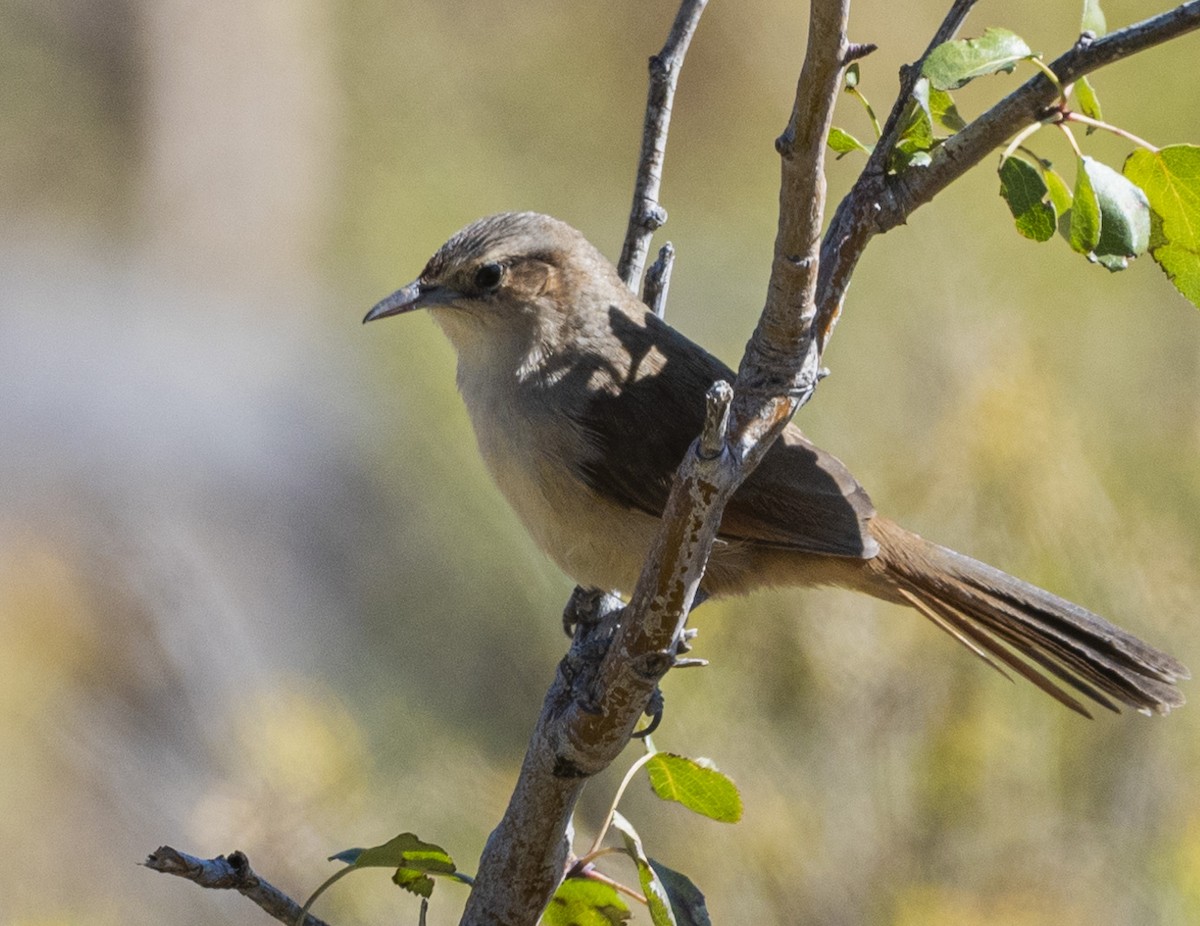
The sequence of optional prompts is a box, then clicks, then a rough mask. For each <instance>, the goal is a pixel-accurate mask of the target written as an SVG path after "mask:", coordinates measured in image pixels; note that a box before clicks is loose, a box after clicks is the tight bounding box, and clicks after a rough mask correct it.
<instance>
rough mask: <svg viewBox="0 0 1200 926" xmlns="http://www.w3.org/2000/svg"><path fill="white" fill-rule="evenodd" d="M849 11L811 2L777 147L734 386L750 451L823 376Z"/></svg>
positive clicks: (737, 423)
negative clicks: (831, 172)
mask: <svg viewBox="0 0 1200 926" xmlns="http://www.w3.org/2000/svg"><path fill="white" fill-rule="evenodd" d="M849 12H850V10H849V0H844V2H837V0H826V2H816V0H814V2H813V4H812V8H811V19H810V23H809V31H808V48H807V50H806V52H805V56H804V66H803V68H802V69H801V72H800V79H799V81H798V83H797V86H796V101H795V104H794V105H793V107H792V116H791V119H790V120H789V122H788V126H787V129H786V130H785V131H784V133H783V135H781V136H780V137H779V139H778V140H777V141H776V143H775V146H776V148H777V149H778V151H779V154H780V156H781V159H782V163H781V178H780V190H779V225H778V230H777V232H776V236H775V255H774V259H773V261H772V264H771V279H770V282H769V284H768V287H767V300H766V305H765V306H764V308H763V311H762V315H761V317H760V318H759V321H758V327H757V328H756V329H755V331H754V334H753V335H752V337H751V339H750V343H749V344H747V345H746V353H745V355H744V356H743V357H742V363H741V366H740V368H739V370H738V378H737V382H736V384H735V387H734V388H735V392H736V394H737V396H738V401H737V402H736V403H735V406H734V426H733V428H734V433H735V434H736V435H737V436H738V441H739V444H741V445H742V446H743V447H744V448H747V449H748V448H749V447H751V446H752V445H753V444H755V443H756V442H757V441H759V440H760V439H761V438H762V437H763V436H764V435H765V434H767V433H770V432H772V431H778V430H780V429H782V427H783V426H784V425H785V424H786V423H787V421H788V419H789V418H790V417H791V415H792V413H793V412H794V411H795V410H796V408H798V407H799V406H800V405H801V404H803V403H804V402H805V401H807V400H808V397H809V396H810V395H811V394H812V390H813V388H814V387H815V385H816V382H817V379H818V372H819V369H820V353H819V351H815V350H812V349H811V347H812V345H813V343H814V338H813V327H812V324H813V319H814V317H815V312H814V294H815V292H816V285H817V273H818V267H819V246H820V235H821V223H822V221H823V217H824V212H825V142H826V139H827V138H828V137H829V126H830V124H831V120H832V118H833V103H834V101H835V100H836V99H837V95H838V92H839V90H840V87H841V80H842V70H843V68H844V67H845V65H846V63H847V60H848V58H849V56H850V55H851V53H852V48H851V46H850V43H849V41H848V40H847V37H846V28H847V19H848V17H849ZM766 443H767V444H769V443H770V441H769V440H768V441H766ZM763 451H764V452H765V447H764V448H763Z"/></svg>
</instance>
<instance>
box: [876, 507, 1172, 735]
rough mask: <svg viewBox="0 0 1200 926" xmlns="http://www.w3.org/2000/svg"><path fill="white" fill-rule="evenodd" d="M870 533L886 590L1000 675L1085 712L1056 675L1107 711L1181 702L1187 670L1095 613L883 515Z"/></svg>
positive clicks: (1158, 709) (1156, 708) (1157, 708)
mask: <svg viewBox="0 0 1200 926" xmlns="http://www.w3.org/2000/svg"><path fill="white" fill-rule="evenodd" d="M871 532H872V534H874V535H875V538H876V540H878V541H879V547H880V551H879V556H878V557H877V558H876V559H875V560H874V562H873V565H874V566H875V567H876V569H877V570H878V571H877V572H876V576H877V579H876V581H878V580H879V579H882V580H883V581H884V582H885V583H886V584H887V585H888V586H889V591H890V594H889V595H887V597H889V598H892V599H893V600H897V599H898V600H901V601H903V602H904V603H906V604H908V605H910V606H912V607H914V608H916V609H917V610H918V611H920V612H921V613H922V614H924V615H925V616H926V617H927V618H929V619H930V620H931V621H932V622H933V623H935V624H937V626H938V627H940V628H941V629H942V630H944V631H946V632H947V633H948V634H950V636H952V637H954V638H955V639H956V640H958V641H959V642H960V643H962V644H963V645H964V646H965V647H967V648H968V649H969V650H971V651H972V652H973V653H975V655H976V656H978V657H979V658H980V659H982V660H983V661H984V662H986V663H988V664H989V665H991V666H992V667H993V668H994V669H996V670H998V671H999V672H1000V673H1001V674H1002V675H1005V676H1007V675H1008V672H1007V671H1006V669H1010V670H1012V671H1013V672H1015V673H1017V674H1018V675H1021V676H1024V677H1025V678H1027V679H1029V680H1030V681H1031V682H1033V683H1034V684H1035V685H1037V686H1038V687H1039V688H1041V689H1042V690H1043V691H1045V692H1046V693H1047V694H1049V695H1051V696H1052V697H1054V698H1056V699H1058V700H1059V701H1061V702H1062V703H1063V704H1065V705H1066V706H1067V707H1069V708H1071V709H1072V710H1075V711H1078V712H1079V713H1081V714H1083V715H1084V716H1085V717H1090V716H1091V714H1090V713H1089V712H1088V710H1087V709H1086V707H1084V705H1083V704H1082V703H1081V702H1080V701H1079V700H1078V699H1077V698H1076V697H1075V696H1074V694H1073V693H1071V692H1070V691H1068V690H1065V688H1064V687H1063V686H1062V685H1060V684H1059V682H1062V683H1065V685H1066V686H1068V687H1069V688H1072V689H1074V690H1075V691H1076V692H1079V693H1081V694H1083V695H1085V696H1087V697H1088V698H1090V699H1091V700H1093V701H1095V702H1096V703H1097V704H1101V705H1103V706H1104V707H1106V708H1108V709H1109V710H1112V711H1119V710H1120V707H1119V705H1121V704H1125V705H1128V706H1129V707H1132V708H1135V709H1136V710H1138V711H1140V712H1142V713H1144V714H1149V713H1151V712H1153V713H1157V714H1165V713H1167V712H1168V711H1169V710H1170V709H1171V708H1173V707H1179V706H1180V705H1181V704H1183V701H1184V699H1183V695H1182V693H1181V692H1180V691H1179V689H1178V688H1176V687H1175V682H1177V681H1179V680H1180V679H1186V678H1190V677H1191V676H1190V673H1189V672H1188V670H1187V668H1186V667H1184V666H1183V664H1181V663H1180V662H1179V661H1178V660H1177V659H1174V658H1173V657H1171V656H1168V655H1167V654H1166V653H1164V652H1161V651H1160V650H1157V649H1155V648H1154V647H1152V646H1149V645H1148V644H1146V643H1143V642H1142V641H1141V640H1139V639H1138V638H1137V637H1135V636H1133V635H1132V634H1130V633H1127V632H1125V631H1124V630H1122V629H1121V628H1120V627H1116V626H1114V625H1112V624H1110V623H1109V622H1108V621H1106V620H1105V619H1104V618H1102V617H1100V616H1099V615H1096V614H1093V613H1092V612H1091V611H1088V610H1086V609H1084V608H1081V607H1080V606H1079V605H1077V604H1072V603H1071V602H1069V601H1067V600H1065V599H1063V598H1059V597H1058V596H1057V595H1052V594H1050V593H1049V592H1047V591H1043V590H1042V589H1040V588H1038V587H1037V586H1035V585H1030V584H1029V583H1028V582H1022V581H1021V580H1020V579H1015V578H1013V577H1012V576H1010V575H1008V574H1006V573H1004V572H1001V571H1000V570H999V569H994V568H992V567H991V566H988V565H985V564H984V563H981V562H978V561H977V560H973V559H971V558H970V557H968V556H963V555H962V554H960V553H955V552H954V551H953V550H947V549H946V548H945V547H939V546H938V545H937V544H933V543H930V542H929V541H927V540H923V539H922V538H920V537H918V536H917V535H916V534H913V533H910V532H909V531H906V530H904V528H902V527H900V526H899V525H897V524H895V523H893V522H891V521H888V520H886V519H884V518H875V519H874V520H873V521H872V522H871Z"/></svg>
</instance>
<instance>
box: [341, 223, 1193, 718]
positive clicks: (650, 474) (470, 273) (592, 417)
mask: <svg viewBox="0 0 1200 926" xmlns="http://www.w3.org/2000/svg"><path fill="white" fill-rule="evenodd" d="M416 309H426V310H428V312H429V313H430V315H432V317H433V320H434V321H435V322H436V323H437V324H438V325H439V326H440V327H441V329H442V330H443V331H444V332H445V334H446V336H447V337H448V338H449V339H450V343H451V344H452V345H453V347H454V349H455V351H456V352H457V354H458V388H459V391H460V392H461V393H462V397H463V401H464V402H465V403H466V406H467V411H468V413H469V414H470V418H471V423H472V425H473V426H474V429H475V437H476V439H477V440H478V443H479V450H480V453H481V454H482V455H483V459H484V462H485V463H486V464H487V468H488V470H489V471H490V472H491V475H492V477H493V478H494V479H495V481H496V484H497V485H498V486H499V487H500V491H501V492H503V493H504V496H505V498H506V499H507V500H508V502H509V504H511V505H512V507H513V508H514V509H515V511H516V513H517V515H518V517H519V518H520V519H521V522H522V523H523V524H524V526H525V528H526V529H527V530H528V531H529V533H530V534H531V535H532V537H533V539H534V540H535V541H536V542H537V544H538V546H540V547H541V548H542V549H543V550H544V551H545V552H546V553H547V554H548V555H549V556H550V557H551V558H552V559H553V560H554V561H555V562H556V563H558V565H559V566H560V567H562V569H563V570H564V571H565V572H566V573H567V574H568V575H569V576H570V577H571V578H573V579H574V580H575V581H576V582H577V583H579V584H580V585H583V586H590V587H594V588H599V589H604V590H609V589H615V590H619V591H623V592H625V593H629V592H631V591H632V589H633V586H634V584H635V582H636V580H637V577H638V574H639V572H640V571H641V568H642V564H643V561H644V560H645V559H646V555H647V552H648V550H649V548H650V545H651V542H652V540H653V538H654V536H655V533H656V531H657V529H658V521H659V518H660V517H661V515H662V512H663V508H664V506H665V504H666V500H667V494H668V492H669V490H670V486H671V481H672V478H673V475H674V473H675V470H676V468H677V467H678V465H679V463H680V461H681V460H682V459H683V456H684V453H685V452H686V451H687V449H688V447H689V446H690V444H691V442H692V441H693V440H694V439H695V438H696V436H697V435H698V434H699V432H700V428H701V424H702V422H703V417H704V408H705V401H704V395H705V392H706V391H707V390H708V388H709V386H711V385H712V383H713V382H715V381H716V380H718V379H725V380H728V381H730V382H732V381H733V372H732V371H731V370H730V369H729V368H728V367H727V366H725V364H723V363H722V362H721V361H719V360H717V359H716V358H715V357H713V356H712V355H711V354H709V353H708V352H706V351H705V350H704V349H703V348H701V347H699V346H698V345H696V344H694V343H693V342H692V341H690V340H688V339H687V338H686V337H684V336H683V335H682V334H680V333H679V332H677V331H676V330H675V329H674V328H672V327H670V326H669V325H667V324H666V323H665V322H663V321H661V320H660V319H659V318H657V317H656V316H655V315H654V314H653V313H652V312H650V311H649V309H647V307H646V306H645V305H644V304H643V303H642V302H640V301H639V300H638V299H637V298H636V297H635V296H634V295H633V294H632V293H630V291H629V290H628V288H627V287H626V286H625V285H624V284H623V283H622V281H621V279H620V277H619V276H618V275H617V271H616V269H615V268H614V267H613V266H612V264H610V263H609V262H608V260H606V259H605V258H604V256H603V255H602V254H601V253H600V252H599V251H598V250H597V249H596V248H595V247H593V246H592V245H591V244H590V243H588V241H587V240H586V239H585V238H584V237H583V235H582V234H580V233H579V232H578V231H576V230H575V229H574V228H572V227H570V226H569V225H567V224H565V223H563V222H560V221H558V220H557V219H553V218H550V217H549V216H545V215H539V214H536V213H530V212H522V213H505V214H501V215H495V216H491V217H489V218H484V219H480V220H479V221H477V222H475V223H473V224H471V225H468V226H467V227H466V228H464V229H462V230H461V231H460V232H458V233H457V234H456V235H454V236H453V237H452V238H451V239H450V240H449V241H447V242H446V243H445V244H444V245H443V246H442V247H441V249H440V250H439V251H438V252H437V253H436V254H434V256H433V257H432V258H431V259H430V261H429V263H428V264H426V266H425V269H424V270H423V271H422V272H421V275H420V276H419V277H418V278H417V279H416V280H415V281H414V282H412V283H410V284H409V285H408V286H405V287H404V288H403V289H400V290H398V291H396V292H395V293H393V294H392V295H391V296H388V297H387V298H386V299H384V300H383V301H382V302H380V303H379V304H378V305H376V306H375V307H374V308H373V309H371V311H370V312H369V313H368V314H367V316H366V318H365V319H364V321H373V320H375V319H379V318H384V317H386V316H389V315H398V314H401V313H404V312H411V311H414V310H416ZM810 585H835V586H841V587H844V588H850V589H854V590H856V591H860V592H865V593H866V594H868V595H873V596H874V597H876V598H882V599H884V600H885V601H891V602H895V603H897V604H902V605H907V606H909V607H913V608H916V609H917V610H918V611H920V612H921V613H922V614H924V615H925V616H926V617H927V618H929V619H930V620H931V621H933V623H935V624H936V625H937V626H938V627H940V628H941V629H942V630H944V631H946V632H947V633H949V634H950V635H951V636H952V637H954V638H955V639H957V640H958V641H959V642H960V643H962V644H963V645H965V646H966V647H967V648H968V649H970V650H971V651H972V652H974V653H975V654H976V655H977V656H979V657H981V658H982V659H984V660H985V661H987V662H988V663H990V664H991V665H992V666H993V667H995V668H998V669H1000V670H1001V671H1002V672H1003V668H1002V667H1004V666H1007V667H1008V668H1010V669H1012V670H1013V671H1015V672H1017V673H1019V674H1020V675H1023V676H1024V677H1026V678H1028V679H1029V680H1031V681H1033V682H1034V683H1036V684H1037V685H1038V686H1039V687H1041V688H1042V689H1043V690H1045V691H1046V692H1048V693H1049V694H1051V695H1053V696H1054V697H1055V698H1057V699H1058V700H1059V701H1061V702H1062V703H1063V704H1065V705H1067V706H1068V707H1070V708H1072V709H1073V710H1076V711H1078V712H1080V713H1081V714H1084V715H1087V716H1090V715H1089V714H1088V712H1087V710H1086V709H1085V707H1084V705H1083V704H1082V702H1081V701H1080V700H1079V699H1077V698H1076V697H1075V696H1074V695H1073V694H1071V693H1069V692H1068V691H1067V690H1066V689H1065V688H1064V687H1061V686H1060V685H1059V684H1056V682H1055V681H1054V680H1052V679H1055V680H1057V681H1058V682H1063V683H1066V686H1068V687H1070V688H1073V689H1074V690H1075V691H1076V692H1079V693H1081V694H1083V695H1085V696H1087V697H1088V698H1091V699H1092V700H1093V701H1095V702H1097V703H1099V704H1101V705H1103V706H1104V707H1107V708H1109V709H1111V710H1114V711H1115V710H1118V709H1119V705H1120V704H1125V705H1128V706H1130V707H1133V708H1136V709H1137V710H1139V711H1142V712H1143V713H1150V712H1157V713H1166V712H1167V711H1168V710H1170V709H1171V708H1173V707H1177V706H1179V705H1181V704H1182V703H1183V696H1182V694H1180V692H1179V690H1178V689H1177V688H1176V687H1175V685H1174V683H1175V682H1176V681H1177V680H1179V679H1183V678H1188V677H1189V675H1188V671H1187V669H1186V668H1185V667H1184V666H1183V665H1182V664H1180V663H1179V662H1178V661H1177V660H1175V659H1173V658H1172V657H1171V656H1169V655H1167V654H1166V653H1163V652H1160V651H1159V650H1157V649H1155V648H1153V647H1152V646H1149V645H1148V644H1146V643H1143V642H1142V641H1141V640H1139V639H1137V638H1136V637H1134V636H1133V635H1132V634H1129V633H1127V632H1125V631H1124V630H1121V629H1120V628H1118V627H1115V626H1113V625H1112V624H1110V623H1108V622H1107V621H1106V620H1104V619H1103V618H1101V617H1099V616H1098V615H1095V614H1093V613H1091V612H1090V611H1087V610H1085V609H1084V608H1081V607H1080V606H1079V605H1076V604H1072V603H1071V602H1069V601H1066V600H1064V599H1062V598H1059V597H1057V596H1055V595H1052V594H1050V593H1049V592H1046V591H1043V590H1042V589H1040V588H1037V587H1036V586H1033V585H1030V584H1028V583H1026V582H1022V581H1021V580H1020V579H1015V578H1013V577H1012V576H1010V575H1007V574H1005V573H1003V572H1001V571H1000V570H998V569H994V568H992V567H991V566H987V565H985V564H983V563H980V562H977V561H976V560H973V559H971V558H969V557H966V556H963V555H962V554H960V553H955V552H954V551H953V550H948V549H946V548H945V547H940V546H937V545H936V544H933V543H930V542H929V541H927V540H924V539H922V538H921V537H919V536H917V535H916V534H914V533H912V532H910V531H907V530H905V529H904V528H903V527H901V526H900V525H898V524H896V523H895V522H893V521H890V520H888V519H887V518H885V517H883V516H882V515H879V514H876V512H875V507H874V506H873V505H872V504H871V500H870V498H868V496H867V493H866V491H865V490H864V489H863V488H862V486H860V485H859V484H858V482H857V480H855V478H854V477H853V476H852V475H851V474H850V472H849V471H848V470H847V469H846V467H845V466H844V465H843V464H842V463H841V462H840V461H838V460H837V459H835V458H834V457H832V456H831V455H830V454H828V453H826V452H825V451H824V450H821V449H820V448H818V447H816V446H815V445H814V444H812V443H811V442H810V441H809V440H808V439H807V438H806V437H805V436H804V435H803V434H802V433H801V432H800V429H799V428H798V427H796V426H795V425H789V426H788V428H787V429H786V430H785V431H784V433H783V434H782V436H781V437H780V438H779V440H778V441H777V442H776V443H775V444H774V445H773V446H772V447H771V449H770V450H769V451H768V452H767V454H766V456H765V457H764V459H763V461H762V463H761V464H760V465H759V467H758V468H757V469H755V470H754V472H753V473H752V474H751V475H750V477H749V478H748V479H747V480H746V481H745V482H744V483H743V484H742V486H741V487H740V488H739V489H738V491H737V492H736V493H735V494H734V495H733V497H732V498H731V499H730V501H729V503H728V505H727V507H726V509H725V513H724V517H723V519H722V522H721V528H720V533H719V535H718V538H717V541H716V544H715V545H714V547H713V550H712V555H711V558H710V560H709V564H708V569H707V572H706V574H705V576H704V579H703V582H702V583H701V589H702V590H703V591H704V592H705V593H706V594H708V595H710V596H720V595H731V594H739V593H743V592H748V591H751V590H753V589H756V588H760V587H764V586H810Z"/></svg>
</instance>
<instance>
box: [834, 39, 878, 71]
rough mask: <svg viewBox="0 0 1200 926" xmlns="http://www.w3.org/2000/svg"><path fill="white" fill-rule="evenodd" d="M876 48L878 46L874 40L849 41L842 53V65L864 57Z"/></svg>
mask: <svg viewBox="0 0 1200 926" xmlns="http://www.w3.org/2000/svg"><path fill="white" fill-rule="evenodd" d="M878 49H879V46H878V45H876V44H875V43H874V42H851V43H850V44H849V45H847V46H846V52H845V54H843V55H842V67H845V66H846V65H847V64H851V63H853V62H855V61H858V60H859V59H861V58H865V57H867V55H869V54H871V53H872V52H874V51H877V50H878Z"/></svg>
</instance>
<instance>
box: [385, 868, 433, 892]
mask: <svg viewBox="0 0 1200 926" xmlns="http://www.w3.org/2000/svg"><path fill="white" fill-rule="evenodd" d="M392 881H393V883H395V884H396V885H397V886H398V887H402V888H404V889H405V890H406V891H408V892H409V893H410V894H416V895H417V896H419V897H425V898H428V897H431V896H432V895H433V878H431V877H429V875H427V874H425V872H423V871H417V869H415V868H397V869H396V873H395V874H394V875H392Z"/></svg>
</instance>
